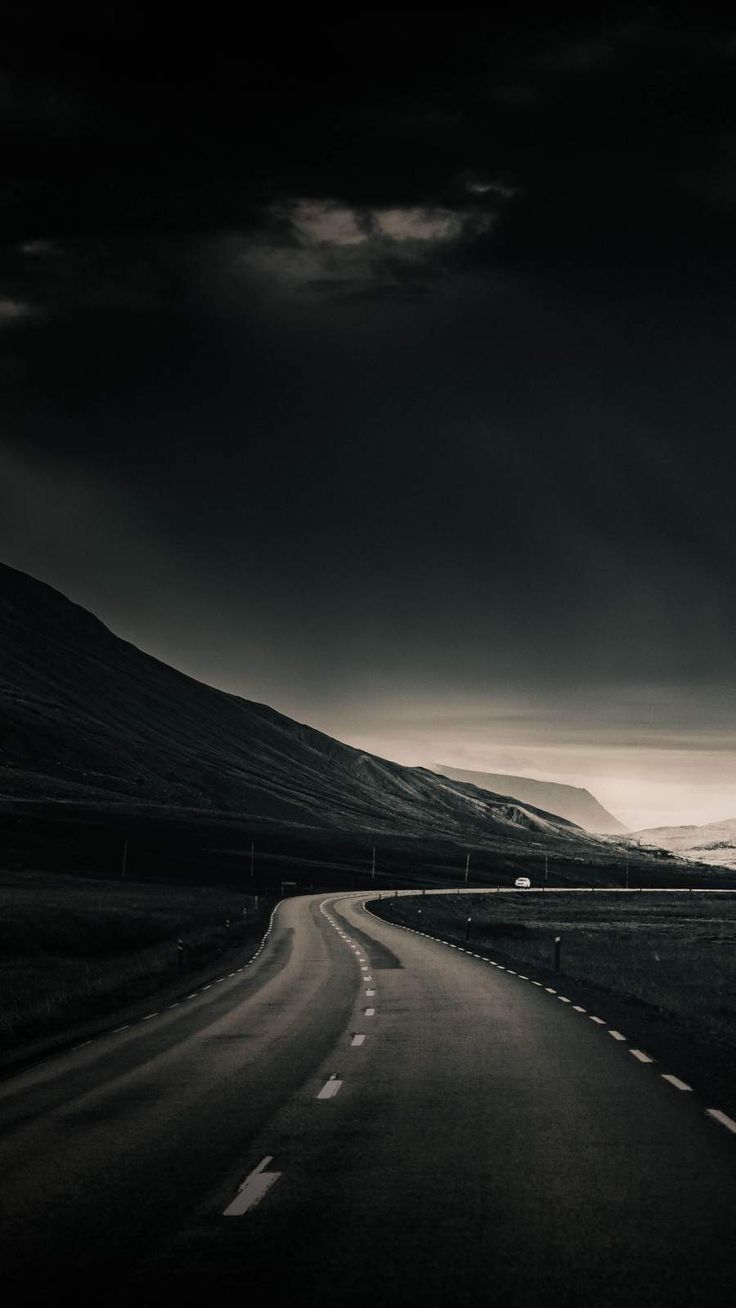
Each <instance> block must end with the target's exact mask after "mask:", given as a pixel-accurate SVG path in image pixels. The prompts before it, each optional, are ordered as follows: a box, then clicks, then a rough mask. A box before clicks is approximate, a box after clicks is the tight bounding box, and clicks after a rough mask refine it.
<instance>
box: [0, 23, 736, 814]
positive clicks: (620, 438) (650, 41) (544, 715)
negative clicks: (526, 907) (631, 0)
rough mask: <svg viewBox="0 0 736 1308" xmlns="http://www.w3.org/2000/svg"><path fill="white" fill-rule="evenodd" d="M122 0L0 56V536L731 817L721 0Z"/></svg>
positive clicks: (627, 789) (101, 599)
mask: <svg viewBox="0 0 736 1308" xmlns="http://www.w3.org/2000/svg"><path fill="white" fill-rule="evenodd" d="M675 9H676V10H677V15H678V16H677V17H676V16H675ZM104 11H105V16H104V20H103V18H100V19H99V20H98V22H99V26H98V27H97V29H96V31H95V30H92V29H90V28H89V27H87V28H86V29H84V30H83V29H82V28H81V26H80V27H79V28H78V29H75V26H74V22H73V20H70V19H69V18H68V16H65V23H64V25H63V26H62V25H60V26H59V29H58V31H56V32H53V31H47V32H46V33H45V36H44V39H43V43H42V44H41V43H40V42H39V40H38V37H37V33H36V32H35V31H32V30H31V29H30V27H29V28H27V29H26V30H25V31H23V30H21V29H20V28H19V29H18V30H17V32H16V35H15V37H14V36H13V32H12V30H11V31H10V32H9V35H8V40H7V41H6V42H4V49H3V51H2V55H0V118H1V121H2V131H3V142H2V159H3V170H4V182H3V186H2V192H1V197H2V203H1V205H0V220H1V221H2V231H3V251H2V268H1V269H0V273H1V277H0V342H1V343H2V346H3V357H2V365H1V366H2V383H3V386H2V391H3V395H4V397H5V399H4V410H5V418H4V421H3V424H2V433H3V434H2V438H1V442H0V473H1V478H0V556H1V557H2V558H3V559H4V561H5V562H7V563H10V564H11V565H13V566H15V567H19V568H22V569H24V570H26V571H29V572H31V573H32V574H33V575H35V576H38V577H40V578H42V579H43V580H46V581H48V582H50V583H51V584H52V585H55V586H57V587H59V588H60V589H61V590H63V591H64V592H65V593H66V594H68V595H70V596H71V597H72V598H74V599H75V600H77V601H78V602H80V603H83V604H85V605H87V606H88V607H91V608H92V609H94V610H95V612H97V613H98V614H99V616H101V617H102V618H103V620H105V621H106V622H107V623H108V624H109V625H110V626H112V627H113V629H114V630H115V631H116V632H118V633H119V634H120V635H123V636H126V637H127V638H128V639H131V640H134V641H135V642H136V643H137V644H140V645H141V646H143V647H144V648H145V649H147V650H149V651H151V652H152V653H155V654H157V655H158V656H160V657H161V658H164V659H165V660H167V661H168V662H171V663H173V664H175V665H176V666H178V667H180V668H183V669H184V670H185V671H188V672H190V673H192V674H194V675H196V676H198V677H201V678H202V679H204V680H207V681H210V682H212V683H213V684H216V685H218V686H222V687H224V688H226V689H230V690H234V691H236V692H238V693H241V694H243V695H245V696H247V697H248V698H252V699H256V700H260V701H265V702H268V703H270V704H273V705H274V706H275V707H277V708H279V709H281V710H282V711H284V712H286V713H289V714H290V715H292V716H294V717H297V718H299V719H300V720H303V721H307V722H310V723H312V724H313V725H316V726H319V727H321V728H322V729H324V730H326V731H329V732H332V733H333V734H336V735H338V736H340V738H342V739H345V740H348V741H350V742H353V743H358V744H360V745H362V746H364V747H368V748H371V749H373V750H375V751H376V752H379V753H385V754H387V755H389V756H390V757H395V758H398V759H399V760H400V761H403V762H418V763H419V762H421V763H437V762H443V761H445V762H448V763H452V764H455V765H456V766H465V767H472V768H474V769H481V768H484V767H486V768H488V769H490V770H503V771H518V772H523V773H525V774H527V775H537V776H543V777H547V778H550V779H560V780H568V781H574V782H575V783H577V784H582V785H589V786H590V787H591V789H593V790H594V791H595V793H596V794H597V795H598V797H599V798H600V799H601V800H602V802H603V803H607V804H608V805H609V807H611V808H612V809H613V811H614V812H615V813H616V814H617V815H618V816H620V817H621V818H622V819H623V820H624V821H627V822H628V823H629V824H630V825H632V826H642V825H649V824H653V823H656V822H670V821H675V822H676V821H683V822H685V821H705V820H709V819H711V818H723V817H734V816H736V691H735V689H734V654H735V652H736V650H735V645H736V630H735V628H736V613H735V609H734V490H735V487H736V477H735V473H736V468H735V466H734V465H735V463H736V456H735V455H734V418H735V416H736V367H735V366H734V362H735V357H736V356H735V349H736V299H735V296H736V238H735V235H734V232H735V227H734V224H735V223H736V97H735V96H734V84H735V79H736V19H734V20H733V21H732V22H730V23H722V24H720V23H718V22H715V21H714V22H711V23H708V24H706V23H705V21H704V20H703V19H702V18H701V19H698V18H697V17H696V16H694V15H695V14H696V10H695V9H694V8H693V10H688V9H687V8H685V7H683V6H671V5H667V6H665V5H662V6H656V5H653V6H646V5H636V6H634V7H631V8H626V7H611V8H610V9H609V10H604V9H599V11H598V16H597V17H592V18H591V17H589V18H588V19H586V20H583V21H581V20H579V19H577V20H573V19H567V18H566V17H565V14H564V11H563V10H562V9H561V8H560V7H555V11H554V13H553V12H552V7H551V6H547V8H546V9H545V10H542V11H540V13H541V14H542V15H546V16H538V15H536V14H535V13H534V11H533V10H532V9H530V8H529V7H525V6H523V5H517V6H515V7H514V9H513V14H514V17H513V18H512V19H508V20H504V19H502V18H495V19H494V18H484V17H477V16H474V15H473V14H470V13H465V14H460V15H458V14H457V13H455V14H453V13H451V12H450V11H447V12H444V13H443V12H436V11H434V12H431V13H424V14H421V13H416V12H413V13H410V14H409V13H406V14H398V15H396V14H394V15H391V14H386V13H381V14H379V13H376V12H370V11H359V12H357V13H356V15H355V16H354V17H351V18H349V19H344V18H332V17H329V18H328V17H322V16H320V15H319V14H317V15H316V16H314V15H312V14H310V16H309V17H308V18H307V19H302V20H301V22H300V24H294V23H293V22H292V21H291V20H290V21H289V24H288V25H287V24H286V23H285V22H284V21H283V18H282V17H281V16H279V18H278V22H274V24H273V25H272V26H268V25H266V24H265V23H264V24H261V25H260V26H253V27H251V28H250V29H249V31H248V33H247V36H245V37H244V36H243V35H242V34H239V33H237V32H235V31H230V30H229V29H228V26H227V21H226V19H225V18H224V16H223V17H221V18H220V20H219V21H218V18H217V15H216V13H214V12H213V13H212V14H211V15H210V26H209V29H208V30H207V31H203V30H200V29H199V28H197V27H195V26H194V25H192V26H191V27H188V28H187V27H185V26H180V27H178V28H177V29H176V30H175V31H174V30H169V31H163V30H160V31H155V30H153V29H152V28H151V26H150V21H148V22H147V23H146V24H144V23H143V22H141V25H140V27H139V28H138V29H136V28H135V26H132V25H131V22H132V21H134V20H131V19H130V16H129V11H128V9H127V8H126V9H125V10H123V9H116V8H115V7H114V6H113V7H109V6H105V7H104ZM131 12H132V10H131ZM225 13H226V11H225V10H223V11H222V15H224V14H225ZM689 15H691V16H689Z"/></svg>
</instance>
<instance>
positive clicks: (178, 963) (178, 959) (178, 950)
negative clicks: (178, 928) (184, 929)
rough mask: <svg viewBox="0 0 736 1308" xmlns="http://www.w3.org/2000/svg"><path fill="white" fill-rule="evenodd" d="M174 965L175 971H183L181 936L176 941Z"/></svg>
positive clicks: (182, 943) (182, 942)
mask: <svg viewBox="0 0 736 1308" xmlns="http://www.w3.org/2000/svg"><path fill="white" fill-rule="evenodd" d="M176 966H177V971H178V972H179V973H180V974H181V973H182V972H183V971H184V941H183V940H182V938H181V936H180V937H179V939H178V940H177V942H176Z"/></svg>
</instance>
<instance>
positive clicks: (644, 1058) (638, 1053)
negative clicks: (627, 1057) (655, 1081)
mask: <svg viewBox="0 0 736 1308" xmlns="http://www.w3.org/2000/svg"><path fill="white" fill-rule="evenodd" d="M629 1053H630V1054H631V1056H632V1058H638V1060H639V1062H640V1063H653V1062H654V1059H653V1058H650V1057H649V1054H645V1053H644V1050H643V1049H630V1050H629Z"/></svg>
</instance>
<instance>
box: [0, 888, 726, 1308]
mask: <svg viewBox="0 0 736 1308" xmlns="http://www.w3.org/2000/svg"><path fill="white" fill-rule="evenodd" d="M565 999H566V996H564V995H561V996H560V995H558V994H554V993H552V992H550V991H547V990H545V989H544V988H543V987H540V986H535V985H534V984H533V983H532V981H531V980H528V979H526V978H524V977H519V976H517V975H515V974H513V973H512V974H509V973H508V972H502V971H500V970H499V969H497V968H494V967H492V966H491V965H490V964H489V963H488V962H486V961H483V960H480V959H476V958H475V957H474V956H472V955H470V954H466V953H463V952H461V951H458V950H456V949H452V948H449V947H448V946H445V945H443V944H440V943H438V942H435V941H432V940H429V939H427V938H425V937H422V936H419V935H417V934H415V933H412V932H409V931H406V930H403V929H401V928H399V927H396V926H392V925H390V924H388V923H385V922H382V921H380V920H379V919H377V918H375V917H374V916H373V915H372V914H370V913H369V912H368V911H366V909H365V908H363V906H362V901H361V899H360V898H355V897H354V896H349V895H342V896H340V895H330V896H326V897H325V896H314V895H313V896H305V897H302V898H299V899H294V900H289V901H287V902H285V903H283V904H282V905H281V906H280V907H279V910H278V912H277V913H276V915H275V919H274V925H273V930H272V932H271V935H270V938H269V940H268V942H267V944H266V947H265V948H264V950H263V951H262V953H261V954H260V956H259V958H258V959H257V960H256V961H255V962H254V963H253V964H252V965H251V966H250V967H247V968H245V969H243V970H240V971H236V972H234V973H232V974H230V975H228V976H226V977H225V978H224V979H222V980H221V981H219V982H216V983H214V984H213V985H212V986H211V987H208V988H207V990H205V991H203V992H200V993H198V994H194V995H192V996H191V997H190V998H187V999H185V1000H184V1001H183V1002H182V1003H181V1004H179V1005H177V1006H176V1007H172V1008H170V1009H166V1010H164V1011H163V1012H153V1013H152V1014H150V1015H147V1018H146V1020H144V1021H142V1022H141V1023H139V1024H137V1025H135V1026H131V1027H127V1028H125V1029H122V1030H118V1031H112V1032H110V1033H108V1034H106V1035H104V1036H102V1037H99V1038H98V1039H97V1040H95V1041H94V1042H92V1043H91V1044H89V1045H85V1046H84V1047H81V1048H78V1049H77V1050H74V1051H71V1052H69V1053H66V1054H64V1055H62V1056H59V1057H57V1058H54V1059H50V1060H48V1061H47V1062H45V1063H43V1064H41V1065H39V1066H38V1067H36V1068H34V1069H31V1070H30V1071H27V1072H25V1073H24V1074H22V1075H19V1076H16V1077H14V1078H13V1079H12V1080H8V1081H6V1082H4V1083H3V1084H2V1085H0V1190H1V1193H2V1208H1V1212H0V1238H1V1239H2V1246H3V1258H2V1272H1V1273H0V1276H1V1277H2V1285H1V1286H0V1288H2V1290H3V1291H4V1293H5V1297H6V1302H8V1303H12V1304H13V1305H21V1304H37V1303H40V1302H42V1301H46V1302H49V1301H50V1302H66V1301H69V1302H74V1303H75V1304H77V1305H82V1304H95V1305H99V1304H105V1305H117V1304H123V1303H124V1304H126V1305H134V1306H135V1308H145V1306H150V1308H153V1306H154V1305H155V1306H156V1308H158V1305H162V1304H164V1303H174V1304H184V1305H188V1304H193V1305H194V1304H197V1305H199V1304H202V1305H204V1304H208V1303H209V1302H210V1301H216V1300H222V1301H223V1302H225V1301H232V1300H234V1298H235V1296H237V1297H238V1298H243V1297H245V1296H247V1297H248V1298H249V1299H252V1298H253V1297H254V1296H259V1297H260V1298H263V1297H265V1296H268V1297H269V1298H270V1297H272V1296H278V1297H279V1298H281V1299H282V1300H283V1301H284V1302H285V1303H287V1304H289V1305H292V1304H293V1305H297V1304H298V1305H317V1304H320V1305H324V1306H325V1308H330V1306H331V1305H333V1304H334V1305H338V1304H340V1305H346V1304H350V1305H366V1306H367V1305H371V1308H377V1306H378V1305H398V1304H402V1305H405V1304H413V1303H415V1302H416V1303H422V1304H424V1305H448V1308H449V1306H450V1305H459V1304H461V1305H466V1304H467V1305H470V1304H477V1303H479V1302H487V1301H489V1300H490V1301H491V1302H493V1301H497V1302H498V1303H499V1304H504V1305H512V1306H515V1305H519V1308H521V1306H522V1305H523V1306H524V1308H526V1305H536V1304H540V1305H541V1304H545V1305H546V1306H548V1305H549V1304H555V1303H560V1304H563V1305H565V1308H571V1306H575V1308H577V1306H578V1305H579V1306H580V1308H583V1306H585V1308H588V1306H589V1305H593V1304H594V1305H596V1308H606V1306H608V1305H638V1304H642V1305H643V1304H646V1305H649V1306H654V1305H660V1304H661V1305H665V1304H666V1305H668V1308H673V1305H705V1304H710V1303H719V1302H720V1303H723V1302H727V1301H729V1300H731V1299H732V1298H733V1295H734V1288H735V1286H736V1278H735V1277H734V1270H735V1259H734V1252H733V1238H732V1230H733V1219H734V1214H735V1213H736V1202H735V1201H736V1136H734V1135H732V1134H730V1132H729V1131H728V1129H726V1128H725V1126H724V1124H723V1123H721V1122H720V1121H718V1120H716V1119H714V1118H708V1117H707V1116H706V1115H705V1113H704V1106H703V1105H702V1104H701V1103H699V1102H698V1100H697V1097H696V1095H695V1094H693V1093H692V1092H691V1091H689V1090H687V1089H683V1088H682V1083H678V1082H677V1077H676V1071H677V1069H667V1068H660V1067H659V1066H658V1065H657V1064H656V1063H653V1062H648V1061H644V1060H645V1059H646V1058H647V1054H646V1051H641V1050H639V1051H632V1050H631V1048H630V1047H629V1045H628V1043H627V1041H626V1039H625V1033H621V1032H618V1033H613V1034H612V1033H611V1032H610V1029H609V1028H608V1026H607V1024H606V1022H605V1013H598V1014H590V1013H585V1012H581V1011H578V1010H576V1009H575V1008H574V1006H573V1005H572V1004H570V1003H566V1002H564V1001H565ZM596 1017H597V1018H600V1019H602V1020H600V1021H597V1022H596V1021H594V1020H591V1019H593V1018H596ZM619 1036H623V1037H624V1038H623V1039H619V1038H618V1037H619ZM665 1076H669V1077H670V1079H669V1080H665V1079H664V1078H665ZM49 1287H52V1294H53V1297H52V1299H51V1300H49V1298H48V1295H49Z"/></svg>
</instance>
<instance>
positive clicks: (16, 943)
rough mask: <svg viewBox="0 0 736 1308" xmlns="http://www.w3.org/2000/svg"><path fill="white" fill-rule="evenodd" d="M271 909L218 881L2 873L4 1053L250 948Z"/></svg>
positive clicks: (0, 1030) (0, 1033) (0, 1035)
mask: <svg viewBox="0 0 736 1308" xmlns="http://www.w3.org/2000/svg"><path fill="white" fill-rule="evenodd" d="M244 909H246V910H247V916H246V915H245V914H244V911H243V910H244ZM270 909H271V903H270V902H264V901H263V900H261V901H260V903H259V905H258V907H256V904H255V901H254V898H253V896H251V895H244V894H243V893H242V892H239V891H237V890H233V889H228V888H226V887H223V886H201V885H195V886H189V885H156V884H151V883H145V884H144V883H135V882H133V881H120V880H118V881H101V880H93V879H91V878H85V877H74V876H65V875H59V874H49V873H37V872H36V873H34V872H28V871H23V872H15V871H6V872H2V871H0V1052H2V1051H7V1050H9V1049H12V1048H14V1047H15V1046H17V1045H18V1044H20V1043H24V1042H26V1041H28V1040H30V1039H33V1038H35V1037H38V1036H41V1035H44V1034H45V1033H50V1032H56V1031H59V1030H63V1029H65V1028H71V1027H72V1026H74V1025H75V1024H77V1023H79V1022H84V1021H87V1020H89V1019H93V1018H95V1017H98V1016H100V1015H103V1014H105V1013H107V1012H112V1011H114V1010H115V1009H118V1008H121V1007H123V1006H125V1005H127V1004H130V1003H134V1002H135V1001H136V1000H138V999H141V998H144V997H145V996H146V995H147V994H150V993H151V992H152V991H154V990H156V989H157V988H159V987H161V986H164V985H166V984H168V983H170V982H175V981H176V979H177V978H178V976H179V975H180V974H186V973H187V972H191V971H194V970H196V969H197V968H201V967H204V966H206V965H207V964H208V963H210V962H211V961H213V960H215V959H216V958H217V957H218V956H219V955H220V954H222V953H224V952H225V951H226V950H227V949H228V948H230V947H231V946H233V945H240V944H242V945H243V947H246V946H247V945H248V943H249V941H250V940H251V939H252V940H255V939H256V938H257V937H259V936H260V935H261V934H262V932H263V930H264V929H265V924H264V916H265V914H266V913H267V912H268V913H270ZM228 920H229V922H230V925H229V926H228V925H227V922H228ZM179 940H181V941H182V944H183V949H182V950H180V949H179V948H178V941H179Z"/></svg>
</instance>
